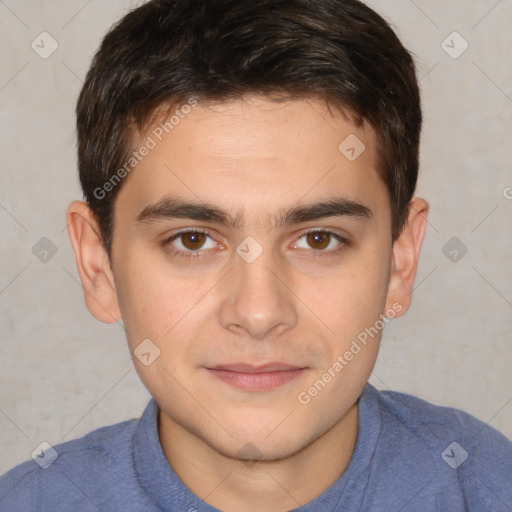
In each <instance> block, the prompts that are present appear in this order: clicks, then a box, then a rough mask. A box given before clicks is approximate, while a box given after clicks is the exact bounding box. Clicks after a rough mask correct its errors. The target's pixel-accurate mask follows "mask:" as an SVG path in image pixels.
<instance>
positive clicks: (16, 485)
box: [0, 419, 139, 511]
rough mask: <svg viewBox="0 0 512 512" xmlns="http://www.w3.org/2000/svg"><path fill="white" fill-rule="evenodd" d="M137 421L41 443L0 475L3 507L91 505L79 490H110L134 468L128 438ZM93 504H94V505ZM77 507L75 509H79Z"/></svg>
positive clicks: (107, 492) (0, 492) (130, 437)
mask: <svg viewBox="0 0 512 512" xmlns="http://www.w3.org/2000/svg"><path fill="white" fill-rule="evenodd" d="M138 421H139V420H136V419H134V420H127V421H124V422H121V423H117V424H115V425H110V426H106V427H101V428H98V429H96V430H93V431H92V432H89V433H88V434H86V435H85V436H83V437H81V438H78V439H73V440H70V441H67V442H64V443H60V444H56V445H54V446H52V447H48V448H42V449H41V452H40V453H39V454H34V460H28V461H26V462H23V463H22V464H19V465H18V466H16V467H14V468H13V469H11V470H9V471H8V472H7V473H5V474H4V475H2V476H1V477H0V509H1V510H6V511H10V510H35V509H38V508H39V506H40V504H42V503H44V504H51V503H53V501H52V500H54V499H55V497H56V496H58V497H59V500H60V504H59V505H58V506H57V507H56V508H55V509H54V510H57V509H58V510H64V509H65V507H66V506H68V507H69V506H77V507H81V508H79V509H80V510H89V508H87V507H92V505H93V502H94V500H91V499H90V497H89V496H86V495H84V494H83V493H82V492H81V491H80V492H78V489H87V488H91V489H92V488H94V489H95V491H94V492H95V493H98V489H101V493H105V494H104V495H108V494H109V492H111V491H109V488H110V489H111V488H112V486H113V485H114V484H115V482H116V481H118V480H120V479H121V478H125V477H126V475H127V473H129V472H130V471H131V470H132V461H131V458H132V449H131V445H132V438H133V433H134V430H135V428H136V426H137V424H138ZM93 509H94V508H93ZM77 510H78V509H77Z"/></svg>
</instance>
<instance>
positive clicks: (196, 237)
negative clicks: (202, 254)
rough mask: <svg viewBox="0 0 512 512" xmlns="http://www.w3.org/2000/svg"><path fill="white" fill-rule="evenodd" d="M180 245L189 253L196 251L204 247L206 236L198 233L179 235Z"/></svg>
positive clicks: (190, 232)
mask: <svg viewBox="0 0 512 512" xmlns="http://www.w3.org/2000/svg"><path fill="white" fill-rule="evenodd" d="M179 237H180V238H181V243H182V244H183V246H184V247H185V248H186V249H188V250H190V251H197V250H198V249H201V247H202V246H203V245H204V242H205V239H206V237H207V235H206V234H205V233H201V232H200V231H189V232H187V233H180V235H179Z"/></svg>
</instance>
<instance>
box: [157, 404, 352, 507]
mask: <svg viewBox="0 0 512 512" xmlns="http://www.w3.org/2000/svg"><path fill="white" fill-rule="evenodd" d="M158 430H159V437H160V443H161V445H162V449H163V452H164V454H165V456H166V458H167V460H168V462H169V464H170V465H171V466H172V468H173V470H174V472H175V473H176V474H177V476H178V477H179V478H180V480H181V481H182V482H183V483H184V484H185V485H186V486H187V487H188V488H189V489H190V490H191V491H192V492H193V493H194V494H195V495H196V496H198V497H199V498H201V499H202V500H203V501H205V502H206V503H208V504H210V505H211V506H213V507H216V508H218V509H220V510H223V511H224V512H256V511H261V510H266V511H269V512H285V511H289V510H291V509H294V508H298V507H300V506H302V505H305V504H306V503H308V502H310V501H312V500H313V499H315V498H316V497H317V496H319V495H320V494H322V493H323V492H324V491H325V490H327V489H328V488H329V487H330V486H331V485H332V484H333V483H334V482H335V481H336V480H337V479H338V478H339V477H340V476H341V475H342V474H343V472H344V471H345V469H346V468H347V466H348V464H349V462H350V458H351V457H352V454H353V452H354V448H355V444H356V440H357V431H358V418H357V403H356V404H354V405H353V406H352V407H351V408H350V409H349V410H348V411H347V413H346V414H345V415H344V416H343V417H342V418H341V419H340V420H339V421H338V422H337V423H335V424H334V425H333V426H332V427H331V428H330V429H329V430H328V431H327V432H325V433H324V434H322V435H321V436H319V437H318V438H317V439H315V440H314V441H313V442H312V443H310V444H308V445H307V446H305V447H302V449H299V450H298V451H297V452H296V453H294V454H293V455H291V456H290V457H287V458H284V459H278V460H272V461H250V462H248V461H246V460H238V459H233V458H231V457H228V456H226V455H224V454H221V453H219V452H218V451H217V450H215V449H214V448H213V447H212V446H210V445H209V444H207V443H206V442H204V441H203V440H202V439H200V438H199V437H197V436H196V435H194V434H193V433H191V432H190V431H188V430H186V429H184V428H183V427H182V426H181V425H179V424H177V423H176V422H175V421H174V420H172V419H171V418H170V417H169V416H168V415H167V414H165V413H163V412H162V411H160V414H159V421H158Z"/></svg>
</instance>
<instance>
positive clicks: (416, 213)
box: [386, 197, 429, 316]
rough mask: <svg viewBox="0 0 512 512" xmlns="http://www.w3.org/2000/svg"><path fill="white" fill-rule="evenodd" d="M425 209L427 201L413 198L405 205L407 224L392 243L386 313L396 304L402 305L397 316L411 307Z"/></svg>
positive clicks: (421, 241)
mask: <svg viewBox="0 0 512 512" xmlns="http://www.w3.org/2000/svg"><path fill="white" fill-rule="evenodd" d="M428 210H429V205H428V203H427V201H425V200H424V199H421V198H418V197H415V198H413V199H412V200H411V202H410V203H409V216H408V219H407V224H406V225H405V227H404V229H403V231H402V233H401V234H400V236H399V237H398V239H397V240H396V241H395V243H394V244H393V253H392V262H391V265H392V270H391V277H390V280H389V285H388V295H387V298H386V310H388V309H389V308H391V307H392V305H393V304H395V303H397V302H398V303H400V304H401V306H402V309H401V311H400V315H403V314H404V313H405V312H406V311H407V310H408V309H409V306H410V304H411V299H412V289H413V286H414V279H415V278H416V271H417V269H418V263H419V257H420V252H421V246H422V243H423V239H424V237H425V230H426V225H427V215H428ZM400 315H397V316H400Z"/></svg>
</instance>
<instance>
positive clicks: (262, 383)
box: [205, 363, 307, 391]
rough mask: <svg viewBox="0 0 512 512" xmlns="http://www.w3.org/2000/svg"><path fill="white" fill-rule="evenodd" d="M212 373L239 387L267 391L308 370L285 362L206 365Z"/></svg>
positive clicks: (207, 369)
mask: <svg viewBox="0 0 512 512" xmlns="http://www.w3.org/2000/svg"><path fill="white" fill-rule="evenodd" d="M205 369H206V371H208V373H210V375H212V376H214V377H215V378H217V379H220V380H221V381H223V382H225V383H226V384H229V385H231V386H233V387H235V388H238V389H244V390H248V391H267V390H271V389H275V388H277V387H279V386H282V385H284V384H286V383H288V382H290V381H292V380H294V379H296V378H297V377H299V376H300V375H301V374H302V373H303V372H305V371H306V370H307V368H305V367H300V366H292V365H289V364H284V363H267V364H264V365H252V364H246V363H236V364H226V365H217V366H214V367H205Z"/></svg>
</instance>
